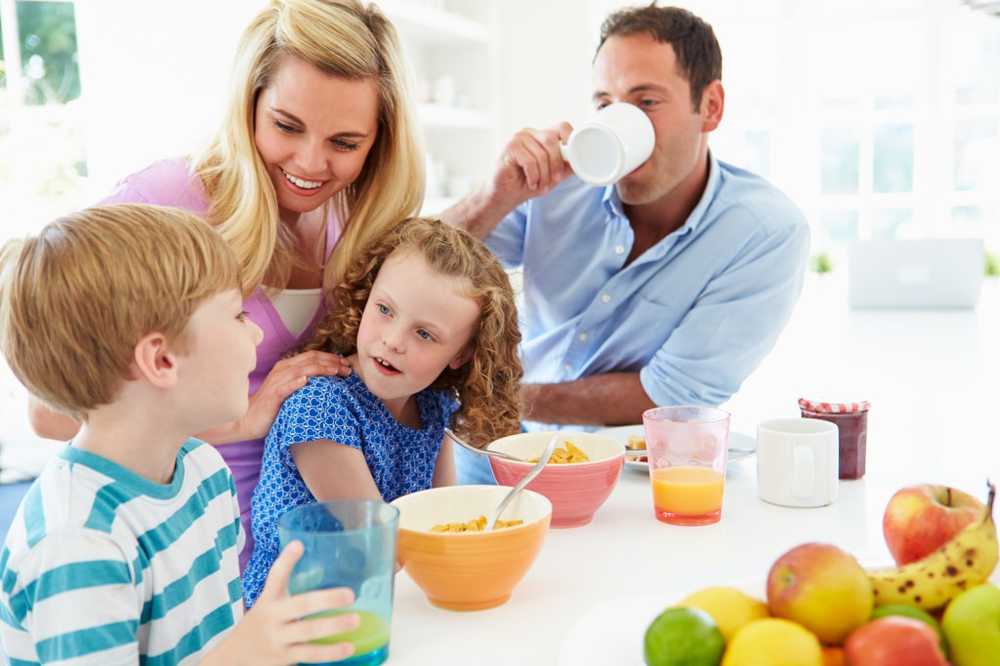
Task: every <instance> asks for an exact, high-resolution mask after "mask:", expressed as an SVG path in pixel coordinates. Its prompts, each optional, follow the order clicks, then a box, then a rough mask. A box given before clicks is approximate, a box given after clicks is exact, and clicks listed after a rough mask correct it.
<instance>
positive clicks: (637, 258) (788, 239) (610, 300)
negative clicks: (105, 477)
mask: <svg viewBox="0 0 1000 666" xmlns="http://www.w3.org/2000/svg"><path fill="white" fill-rule="evenodd" d="M721 76H722V54H721V51H720V49H719V44H718V42H717V41H716V38H715V34H714V33H713V31H712V28H711V26H709V25H708V24H707V23H705V22H704V21H702V20H701V19H699V18H698V17H697V16H694V15H693V14H691V13H690V12H688V11H686V10H683V9H678V8H674V7H656V6H647V7H642V8H633V9H626V10H622V11H619V12H616V13H614V14H612V15H610V16H609V17H608V18H607V19H606V20H605V22H604V24H603V26H602V29H601V40H600V44H599V46H598V49H597V53H596V56H595V58H594V65H593V80H594V92H593V101H594V106H595V107H596V108H597V109H600V108H602V107H604V106H606V105H608V104H611V103H614V102H626V103H629V104H634V105H635V106H637V107H639V108H640V109H642V110H643V111H644V112H645V113H646V115H647V117H648V118H649V120H650V121H651V122H652V125H653V128H654V131H655V137H656V138H655V144H654V146H653V150H652V154H651V155H650V157H649V158H648V159H647V160H646V161H645V162H644V163H642V164H641V165H640V166H639V167H638V168H636V169H635V170H634V171H632V172H631V173H629V174H627V175H625V177H624V178H622V179H621V180H619V181H618V182H617V183H616V184H613V185H609V186H607V187H595V186H592V185H588V184H587V183H585V182H583V181H582V180H581V179H580V178H578V177H576V176H575V175H573V173H572V171H571V169H570V166H569V164H567V163H566V162H565V161H564V160H563V157H562V155H561V154H560V149H559V145H560V143H562V142H565V141H566V140H567V139H568V138H569V135H570V133H571V132H572V127H570V125H569V124H568V123H562V124H561V125H559V126H558V127H554V128H551V129H547V130H535V129H524V130H521V131H520V132H518V133H517V134H515V135H514V137H513V138H512V139H511V140H510V142H509V143H508V144H507V146H506V147H505V149H504V151H503V154H502V155H501V158H500V161H499V165H498V167H497V170H496V172H495V175H494V176H493V179H492V182H491V183H489V184H488V185H487V186H486V187H485V188H484V189H483V190H482V191H480V192H478V193H476V194H473V195H471V196H469V197H467V198H466V199H464V200H462V201H460V202H459V203H457V204H456V205H455V206H453V207H452V208H451V209H449V210H447V211H445V213H444V214H443V215H442V217H443V218H444V219H445V220H446V221H448V222H449V223H451V224H455V225H457V226H460V227H463V228H465V229H467V230H468V231H470V232H472V233H473V234H475V235H477V236H479V237H481V238H484V239H485V240H486V243H487V245H488V246H489V247H490V248H491V249H492V250H493V252H494V253H495V254H496V255H497V256H498V257H499V258H500V259H501V260H502V261H503V262H504V263H505V264H506V265H507V266H508V267H516V266H520V267H522V268H523V271H524V309H523V311H522V318H523V324H522V332H523V334H524V343H523V347H522V353H523V361H524V369H525V374H524V380H525V385H524V387H523V397H524V400H525V412H524V414H525V418H526V419H527V420H528V421H529V422H528V423H526V424H525V426H526V427H528V428H529V429H531V428H538V427H542V424H577V425H579V424H583V425H617V424H630V423H639V422H640V420H641V414H642V412H643V411H644V410H645V409H647V408H650V407H654V406H656V405H667V404H675V405H676V404H700V405H718V404H720V403H722V402H725V401H726V400H727V399H729V397H730V396H731V395H732V394H733V393H734V392H735V391H736V390H737V389H738V388H739V387H740V384H741V383H742V382H743V380H744V379H745V378H746V377H747V376H748V375H749V374H750V372H752V371H753V370H754V368H756V367H757V365H758V364H759V363H760V361H761V360H762V359H763V357H764V356H765V355H766V354H767V353H768V352H769V351H770V349H771V348H772V347H773V345H774V343H775V340H776V339H777V337H778V334H779V332H780V331H781V329H782V328H783V327H784V325H785V323H786V322H787V321H788V318H789V316H790V314H791V311H792V308H793V306H794V304H795V301H796V300H797V298H798V295H799V292H800V290H801V286H802V279H803V273H804V269H805V263H806V257H807V255H808V248H809V228H808V226H807V224H806V220H805V217H804V216H803V214H802V212H801V211H800V210H799V209H798V208H797V207H796V205H795V204H794V203H792V202H791V201H790V200H789V199H788V198H787V197H786V196H785V195H784V194H782V193H781V192H780V191H779V190H777V189H776V188H775V187H774V186H772V185H771V184H770V183H768V182H766V181H765V180H763V179H761V178H760V177H758V176H755V175H754V174H752V173H749V172H747V171H745V170H742V169H739V168H737V167H734V166H731V165H729V164H726V163H724V162H721V161H719V160H717V159H716V158H715V156H714V155H712V154H711V152H710V151H709V149H708V135H709V133H710V132H712V131H713V130H715V128H716V127H718V126H719V123H720V121H721V120H722V114H723V107H724V100H725V96H724V92H723V88H722V82H721ZM473 455H474V454H473ZM470 463H471V461H470V460H468V459H465V460H463V459H460V460H459V472H460V474H459V476H460V479H462V480H463V481H473V480H486V478H487V477H488V474H489V470H488V468H487V469H485V470H483V468H482V466H481V465H478V466H476V468H477V469H478V470H480V472H482V473H484V474H485V475H487V477H484V476H483V474H480V473H478V472H476V471H474V470H472V469H471V468H470Z"/></svg>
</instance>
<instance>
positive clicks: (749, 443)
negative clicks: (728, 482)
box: [596, 424, 757, 472]
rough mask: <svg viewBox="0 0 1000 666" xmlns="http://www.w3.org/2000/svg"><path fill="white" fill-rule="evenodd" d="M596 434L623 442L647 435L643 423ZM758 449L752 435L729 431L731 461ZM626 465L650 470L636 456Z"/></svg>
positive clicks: (641, 469)
mask: <svg viewBox="0 0 1000 666" xmlns="http://www.w3.org/2000/svg"><path fill="white" fill-rule="evenodd" d="M596 434H598V435H607V436H608V437H611V438H612V439H615V440H617V441H619V442H621V443H622V444H627V443H628V438H629V437H631V436H633V435H635V436H638V437H644V436H645V435H646V433H645V431H644V430H643V429H642V425H641V424H640V425H629V426H618V427H615V428H605V429H604V430H598V431H597V433H596ZM756 450H757V440H756V439H754V438H753V437H751V436H750V435H744V434H743V433H740V432H731V433H729V460H728V461H729V462H736V461H737V460H743V459H744V458H747V457H749V456H752V455H753V454H754V451H756ZM625 467H627V468H628V469H633V470H636V471H638V472H648V471H649V463H646V462H642V461H639V460H635V459H634V458H625Z"/></svg>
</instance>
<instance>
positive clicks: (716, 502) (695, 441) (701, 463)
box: [642, 405, 729, 525]
mask: <svg viewBox="0 0 1000 666" xmlns="http://www.w3.org/2000/svg"><path fill="white" fill-rule="evenodd" d="M642 425H643V428H644V430H645V431H646V449H647V454H648V456H649V478H650V481H651V482H652V487H653V509H654V511H655V513H656V518H657V520H661V521H663V522H665V523H670V524H672V525H710V524H712V523H717V522H719V518H720V517H721V516H722V495H723V489H724V488H725V480H726V452H727V451H728V449H729V413H728V412H725V411H723V410H721V409H715V408H714V407H698V406H693V405H680V406H676V407H655V408H653V409H649V410H646V411H645V412H644V413H643V415H642Z"/></svg>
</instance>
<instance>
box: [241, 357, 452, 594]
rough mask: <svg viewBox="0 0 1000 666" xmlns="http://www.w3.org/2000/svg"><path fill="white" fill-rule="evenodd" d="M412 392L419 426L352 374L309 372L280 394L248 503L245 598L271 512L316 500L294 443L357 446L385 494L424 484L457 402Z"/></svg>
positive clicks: (264, 567)
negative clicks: (250, 542)
mask: <svg viewBox="0 0 1000 666" xmlns="http://www.w3.org/2000/svg"><path fill="white" fill-rule="evenodd" d="M415 398H416V400H417V407H418V409H419V412H420V423H421V427H420V428H410V427H407V426H404V425H402V424H400V423H399V422H398V421H397V420H396V419H395V418H393V416H392V414H390V413H389V410H388V409H386V407H385V405H384V404H383V403H382V401H381V400H379V399H378V398H377V397H375V396H374V395H372V393H371V392H370V391H369V390H368V387H366V386H365V384H364V382H362V381H361V379H360V378H359V377H358V376H357V374H351V375H350V376H348V377H343V378H342V377H312V378H310V379H309V382H308V383H307V384H306V385H305V386H303V387H302V388H301V389H299V390H298V391H296V392H295V393H293V394H292V395H291V396H289V397H288V399H287V400H285V402H284V404H283V405H282V406H281V410H280V411H279V412H278V417H277V418H276V419H275V420H274V424H273V425H272V426H271V431H270V432H269V433H268V434H267V439H266V440H265V443H264V460H263V463H262V465H261V471H260V483H258V484H257V488H256V489H254V492H253V499H252V500H251V504H250V512H251V516H250V523H251V528H252V529H253V536H254V549H253V555H252V556H251V557H250V562H249V564H247V568H246V570H245V571H244V572H243V596H244V599H245V601H246V604H247V605H248V606H250V605H252V604H253V603H254V602H255V601H256V600H257V597H258V596H259V595H260V592H261V590H262V589H263V588H264V579H265V578H266V577H267V573H268V571H270V569H271V564H272V563H273V562H274V560H275V559H276V558H277V557H278V551H279V547H278V517H279V516H281V514H283V513H285V512H286V511H288V510H289V509H292V508H294V507H296V506H299V505H300V504H309V503H310V502H315V501H316V498H315V497H313V494H312V493H311V492H309V488H307V487H306V484H305V482H303V481H302V477H301V476H300V475H299V470H298V469H297V468H296V466H295V460H294V459H293V458H292V452H291V447H292V446H293V445H301V444H303V443H308V442H311V441H315V440H320V439H326V440H330V441H333V442H337V443H338V444H343V445H345V446H349V447H351V448H355V449H359V450H360V451H361V452H362V453H363V454H364V456H365V462H367V463H368V470H369V471H370V472H371V474H372V478H374V479H375V485H376V486H378V490H379V492H380V493H381V494H382V498H383V499H384V500H385V501H386V502H391V501H392V500H394V499H396V498H397V497H400V496H401V495H406V494H408V493H412V492H416V491H418V490H426V489H427V488H430V487H431V481H432V480H433V477H434V466H435V464H436V462H437V456H438V452H439V451H440V449H441V440H442V438H443V437H444V429H445V427H446V426H447V425H448V423H449V422H450V420H451V415H452V414H454V413H455V411H456V410H457V409H458V406H459V405H458V403H457V402H456V401H455V400H454V398H452V397H451V396H450V395H449V394H448V393H446V392H444V391H437V390H431V389H424V390H423V391H421V392H420V393H418V394H416V396H415Z"/></svg>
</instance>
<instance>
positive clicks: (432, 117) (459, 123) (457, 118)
mask: <svg viewBox="0 0 1000 666" xmlns="http://www.w3.org/2000/svg"><path fill="white" fill-rule="evenodd" d="M418 113H419V115H420V122H421V123H422V124H423V125H424V127H458V128H471V129H477V128H478V129H489V128H491V127H493V119H492V118H491V117H490V116H489V114H487V113H484V112H482V111H476V110H474V109H461V108H458V107H454V106H442V105H440V104H421V105H420V107H419V109H418Z"/></svg>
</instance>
